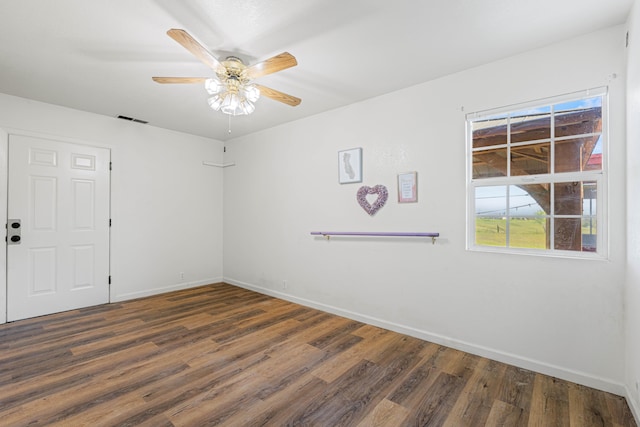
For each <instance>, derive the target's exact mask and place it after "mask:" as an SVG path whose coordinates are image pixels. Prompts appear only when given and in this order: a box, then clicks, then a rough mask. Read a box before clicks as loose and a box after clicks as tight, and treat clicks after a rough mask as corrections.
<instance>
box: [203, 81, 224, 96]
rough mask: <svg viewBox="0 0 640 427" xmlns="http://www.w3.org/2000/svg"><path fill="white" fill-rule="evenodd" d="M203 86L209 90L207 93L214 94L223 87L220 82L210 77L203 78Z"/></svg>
mask: <svg viewBox="0 0 640 427" xmlns="http://www.w3.org/2000/svg"><path fill="white" fill-rule="evenodd" d="M204 88H205V89H206V90H207V92H209V95H216V94H218V93H220V92H222V90H223V89H224V88H225V87H224V85H223V84H222V82H221V81H220V80H218V79H216V78H210V79H207V80H205V82H204Z"/></svg>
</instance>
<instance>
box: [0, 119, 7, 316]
mask: <svg viewBox="0 0 640 427" xmlns="http://www.w3.org/2000/svg"><path fill="white" fill-rule="evenodd" d="M0 165H1V166H0V169H2V170H4V172H2V173H0V224H7V203H8V190H9V188H8V187H7V185H8V184H7V180H8V179H9V175H8V171H9V133H8V132H6V130H5V129H3V128H2V127H0ZM5 235H6V234H5ZM0 246H2V248H1V249H0V259H2V261H0V262H1V263H2V265H1V266H0V323H7V309H8V306H7V305H8V303H9V302H8V299H7V244H6V243H5V244H2V245H0Z"/></svg>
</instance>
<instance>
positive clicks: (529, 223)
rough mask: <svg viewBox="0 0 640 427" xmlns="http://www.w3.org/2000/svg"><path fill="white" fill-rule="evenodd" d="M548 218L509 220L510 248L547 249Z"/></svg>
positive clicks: (541, 216) (542, 216)
mask: <svg viewBox="0 0 640 427" xmlns="http://www.w3.org/2000/svg"><path fill="white" fill-rule="evenodd" d="M547 229H548V218H547V217H546V216H544V215H540V216H537V217H520V218H511V219H510V220H509V246H510V247H512V248H528V249H547V242H548V239H547Z"/></svg>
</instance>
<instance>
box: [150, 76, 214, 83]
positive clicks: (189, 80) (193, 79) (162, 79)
mask: <svg viewBox="0 0 640 427" xmlns="http://www.w3.org/2000/svg"><path fill="white" fill-rule="evenodd" d="M151 78H152V79H153V81H154V82H156V83H163V84H164V83H204V81H205V80H207V77H151Z"/></svg>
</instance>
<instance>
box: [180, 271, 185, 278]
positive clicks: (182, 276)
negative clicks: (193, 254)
mask: <svg viewBox="0 0 640 427" xmlns="http://www.w3.org/2000/svg"><path fill="white" fill-rule="evenodd" d="M182 279H184V271H181V272H180V280H182Z"/></svg>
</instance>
